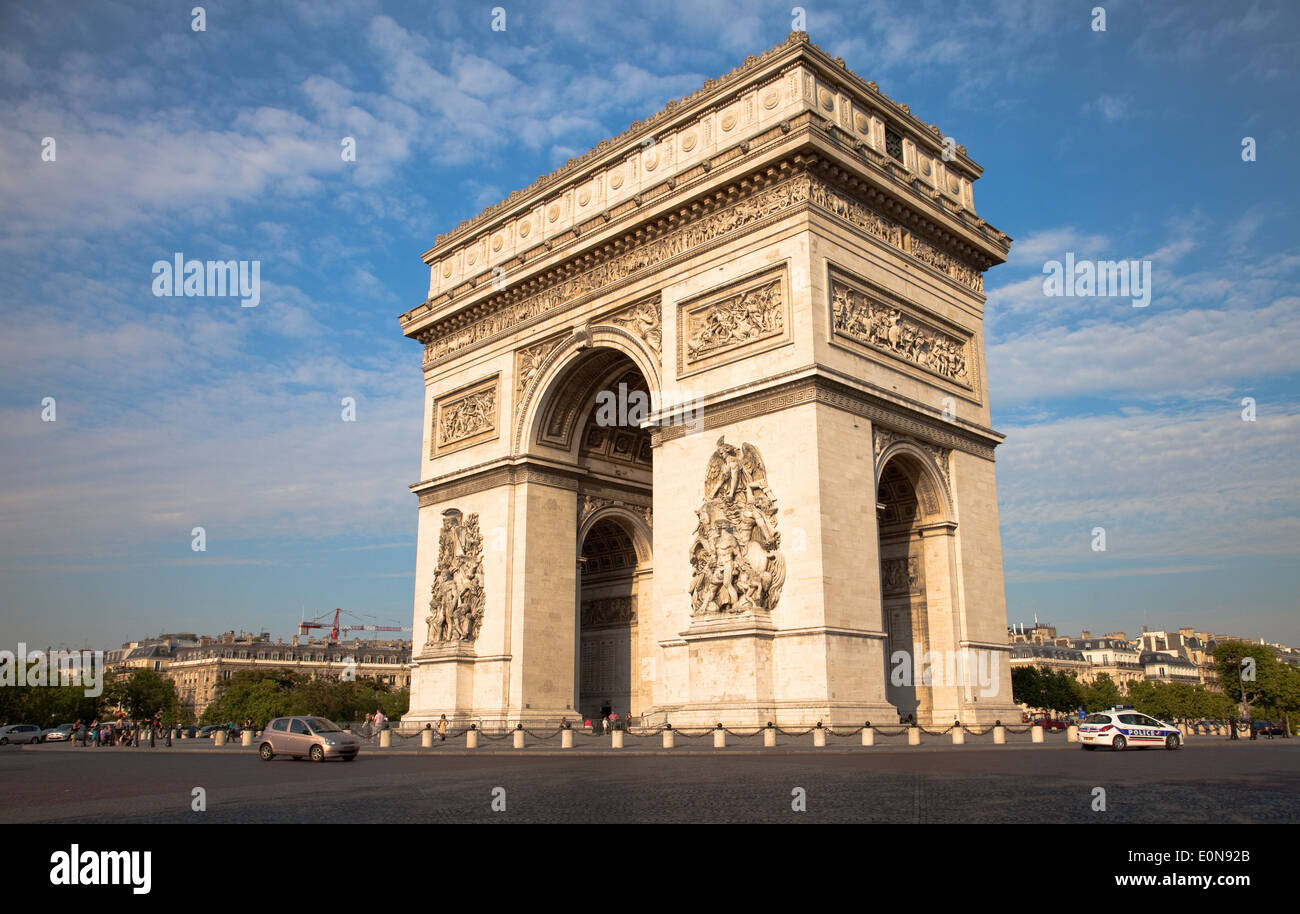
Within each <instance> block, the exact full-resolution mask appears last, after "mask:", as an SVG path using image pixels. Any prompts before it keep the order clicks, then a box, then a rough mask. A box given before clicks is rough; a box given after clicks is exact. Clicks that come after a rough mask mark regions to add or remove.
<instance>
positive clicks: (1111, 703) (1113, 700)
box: [1083, 673, 1124, 712]
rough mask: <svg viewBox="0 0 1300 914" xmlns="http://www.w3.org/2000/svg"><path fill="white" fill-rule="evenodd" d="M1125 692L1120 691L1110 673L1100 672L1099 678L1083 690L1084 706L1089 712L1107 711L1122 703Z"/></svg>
mask: <svg viewBox="0 0 1300 914" xmlns="http://www.w3.org/2000/svg"><path fill="white" fill-rule="evenodd" d="M1123 701H1124V693H1123V692H1121V691H1120V689H1119V686H1117V685H1116V684H1115V680H1113V679H1111V678H1110V673H1098V674H1097V678H1096V679H1095V680H1093V682H1092V683H1091V684H1090V685H1088V686H1087V687H1086V688H1085V689H1084V691H1083V707H1084V709H1085V710H1087V711H1089V712H1093V711H1105V710H1106V709H1107V708H1113V707H1115V705H1118V704H1122V703H1123Z"/></svg>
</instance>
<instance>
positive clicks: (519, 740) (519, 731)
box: [514, 724, 524, 749]
mask: <svg viewBox="0 0 1300 914" xmlns="http://www.w3.org/2000/svg"><path fill="white" fill-rule="evenodd" d="M514 738H515V742H514V745H515V748H516V749H522V748H524V725H523V724H517V725H516V726H515V732H514Z"/></svg>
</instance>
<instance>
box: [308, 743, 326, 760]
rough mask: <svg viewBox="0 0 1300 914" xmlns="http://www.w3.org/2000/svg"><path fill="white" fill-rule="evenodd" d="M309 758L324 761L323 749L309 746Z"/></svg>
mask: <svg viewBox="0 0 1300 914" xmlns="http://www.w3.org/2000/svg"><path fill="white" fill-rule="evenodd" d="M311 760H312V761H313V762H323V761H325V750H324V749H322V748H321V747H320V746H312V747H311Z"/></svg>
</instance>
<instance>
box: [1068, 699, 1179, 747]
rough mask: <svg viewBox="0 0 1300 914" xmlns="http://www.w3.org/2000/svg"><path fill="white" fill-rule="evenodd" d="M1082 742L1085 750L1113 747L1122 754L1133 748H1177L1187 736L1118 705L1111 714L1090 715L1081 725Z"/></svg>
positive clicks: (1100, 712)
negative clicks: (1184, 736)
mask: <svg viewBox="0 0 1300 914" xmlns="http://www.w3.org/2000/svg"><path fill="white" fill-rule="evenodd" d="M1079 742H1080V743H1081V744H1082V746H1083V748H1085V749H1096V748H1097V747H1098V746H1109V747H1110V748H1111V749H1113V750H1115V751H1116V752H1122V751H1124V750H1125V749H1128V748H1129V747H1132V748H1134V749H1145V748H1150V747H1152V746H1163V747H1164V748H1166V749H1177V748H1178V747H1179V746H1181V745H1182V744H1183V737H1182V735H1181V734H1180V733H1179V732H1178V729H1177V728H1176V727H1171V726H1169V724H1166V723H1163V722H1161V721H1158V720H1156V719H1155V718H1154V717H1147V716H1146V715H1145V714H1139V713H1138V712H1136V711H1134V710H1133V706H1132V705H1116V706H1115V707H1113V708H1111V709H1110V710H1109V711H1099V712H1097V713H1096V714H1089V715H1088V716H1087V717H1086V718H1085V719H1084V721H1083V723H1082V724H1080V725H1079Z"/></svg>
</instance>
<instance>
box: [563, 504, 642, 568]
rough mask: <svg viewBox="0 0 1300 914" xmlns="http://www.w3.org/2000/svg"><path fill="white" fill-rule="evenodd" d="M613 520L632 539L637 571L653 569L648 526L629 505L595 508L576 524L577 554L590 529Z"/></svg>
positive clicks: (580, 550)
mask: <svg viewBox="0 0 1300 914" xmlns="http://www.w3.org/2000/svg"><path fill="white" fill-rule="evenodd" d="M607 520H614V521H618V522H619V523H620V524H622V525H623V527H624V528H625V529H626V530H627V532H628V534H629V535H630V536H631V538H632V546H633V548H634V549H635V550H636V564H637V569H638V570H643V569H648V568H652V567H653V562H654V553H653V549H652V546H651V543H652V542H653V540H652V536H651V532H650V525H649V524H647V523H646V519H645V517H644V516H643V515H641V514H639V513H638V512H637V510H636V509H635V508H633V507H631V506H629V505H622V504H613V505H605V506H603V507H599V508H596V509H595V510H593V511H591V512H590V513H588V514H587V515H586V516H585V517H583V519H582V521H581V523H579V524H578V552H579V554H581V552H582V544H583V543H585V542H586V541H587V534H588V533H590V532H591V530H592V528H593V527H595V526H596V524H598V523H600V522H601V521H607Z"/></svg>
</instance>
